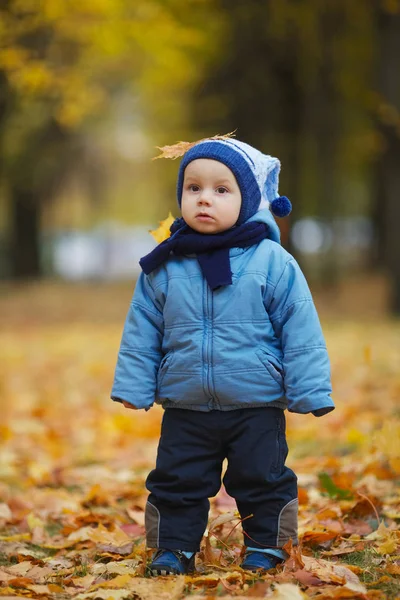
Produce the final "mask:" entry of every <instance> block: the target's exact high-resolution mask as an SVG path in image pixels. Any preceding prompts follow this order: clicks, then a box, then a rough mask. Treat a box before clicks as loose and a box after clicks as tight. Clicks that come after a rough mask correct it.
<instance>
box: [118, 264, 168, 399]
mask: <svg viewBox="0 0 400 600" xmlns="http://www.w3.org/2000/svg"><path fill="white" fill-rule="evenodd" d="M163 333H164V319H163V314H162V312H161V310H160V308H159V307H158V306H157V303H156V299H155V295H154V291H153V288H152V287H151V284H150V281H149V279H148V277H147V275H145V274H144V273H141V274H140V275H139V278H138V281H137V284H136V288H135V291H134V294H133V298H132V301H131V305H130V307H129V311H128V314H127V317H126V320H125V326H124V330H123V334H122V340H121V345H120V348H119V353H118V360H117V365H116V369H115V375H114V383H113V386H112V391H111V399H112V400H115V401H116V402H122V401H123V400H125V401H126V402H129V403H130V404H133V405H134V406H135V407H136V408H145V409H146V410H148V409H149V408H150V407H151V406H152V405H153V403H154V400H155V395H156V388H157V372H158V368H159V366H160V362H161V359H162V350H161V347H162V339H163Z"/></svg>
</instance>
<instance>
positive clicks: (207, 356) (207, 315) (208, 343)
mask: <svg viewBox="0 0 400 600" xmlns="http://www.w3.org/2000/svg"><path fill="white" fill-rule="evenodd" d="M204 285H205V286H206V297H205V303H204V308H205V310H204V336H205V340H204V342H205V343H204V344H203V348H204V366H205V370H206V377H205V383H206V389H205V392H206V394H207V396H208V399H209V406H210V408H215V400H214V397H213V394H212V390H211V387H212V383H211V368H212V367H211V357H212V323H211V319H212V292H211V290H210V289H209V286H208V283H207V281H205V280H204Z"/></svg>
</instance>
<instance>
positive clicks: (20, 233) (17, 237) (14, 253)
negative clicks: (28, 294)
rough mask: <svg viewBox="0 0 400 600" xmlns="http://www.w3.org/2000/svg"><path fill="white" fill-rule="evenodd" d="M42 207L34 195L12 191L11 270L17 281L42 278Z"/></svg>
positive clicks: (21, 191)
mask: <svg viewBox="0 0 400 600" xmlns="http://www.w3.org/2000/svg"><path fill="white" fill-rule="evenodd" d="M39 232H40V205H39V204H38V203H37V202H36V198H35V195H34V193H32V192H29V191H26V190H18V189H13V190H11V244H10V245H11V269H12V277H13V278H15V279H26V278H33V277H40V275H41V265H40V244H39Z"/></svg>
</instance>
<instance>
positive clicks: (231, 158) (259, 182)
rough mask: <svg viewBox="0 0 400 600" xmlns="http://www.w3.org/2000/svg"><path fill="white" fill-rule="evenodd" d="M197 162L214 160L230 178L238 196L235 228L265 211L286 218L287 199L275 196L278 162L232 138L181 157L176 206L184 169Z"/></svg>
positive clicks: (198, 146) (202, 144)
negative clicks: (235, 182) (234, 182)
mask: <svg viewBox="0 0 400 600" xmlns="http://www.w3.org/2000/svg"><path fill="white" fill-rule="evenodd" d="M197 158H210V159H213V160H218V161H219V162H221V163H223V164H224V165H226V166H227V167H228V168H229V169H230V170H231V171H232V173H233V174H234V176H235V178H236V181H237V183H238V186H239V188H240V192H241V195H242V205H241V208H240V213H239V218H238V220H237V223H236V224H237V225H240V224H241V223H244V222H245V221H247V219H249V218H250V217H251V216H253V215H254V214H255V213H256V212H257V211H258V210H260V209H262V208H267V207H269V208H270V209H271V211H272V213H273V214H274V215H276V216H277V217H286V215H288V214H289V213H290V211H291V210H292V205H291V203H290V201H289V200H288V198H286V196H279V195H278V176H279V171H280V168H281V163H280V162H279V160H278V159H277V158H274V157H273V156H269V155H268V154H262V152H260V151H259V150H256V148H253V147H252V146H249V145H248V144H245V143H244V142H240V141H239V140H236V139H232V138H224V139H206V140H202V141H200V142H198V143H197V144H195V145H194V146H192V147H191V148H190V149H189V150H188V151H187V152H186V153H185V154H184V156H183V158H182V161H181V164H180V167H179V173H178V183H177V197H178V204H179V206H181V201H182V189H183V179H184V172H185V169H186V167H187V166H188V164H189V163H190V162H192V161H193V160H196V159H197Z"/></svg>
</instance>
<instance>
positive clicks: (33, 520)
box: [26, 513, 45, 531]
mask: <svg viewBox="0 0 400 600" xmlns="http://www.w3.org/2000/svg"><path fill="white" fill-rule="evenodd" d="M26 520H27V523H28V527H29V529H30V530H31V531H33V530H34V529H35V527H40V528H43V527H44V526H45V523H44V522H43V521H42V520H41V519H39V517H35V515H34V514H33V513H29V515H28V516H27V517H26Z"/></svg>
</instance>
